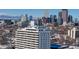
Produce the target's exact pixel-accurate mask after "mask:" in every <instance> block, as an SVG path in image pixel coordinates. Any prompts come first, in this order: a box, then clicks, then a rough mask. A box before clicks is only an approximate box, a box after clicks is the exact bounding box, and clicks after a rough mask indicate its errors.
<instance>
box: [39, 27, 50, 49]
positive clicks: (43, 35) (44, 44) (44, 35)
mask: <svg viewBox="0 0 79 59" xmlns="http://www.w3.org/2000/svg"><path fill="white" fill-rule="evenodd" d="M50 40H51V35H50V30H48V29H44V28H40V29H39V48H40V49H49V48H50V44H51V43H50Z"/></svg>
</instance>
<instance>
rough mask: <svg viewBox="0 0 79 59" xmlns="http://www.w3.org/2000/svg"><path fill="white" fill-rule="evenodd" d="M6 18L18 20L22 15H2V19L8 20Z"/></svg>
mask: <svg viewBox="0 0 79 59" xmlns="http://www.w3.org/2000/svg"><path fill="white" fill-rule="evenodd" d="M6 19H12V20H18V19H20V16H9V15H0V20H6Z"/></svg>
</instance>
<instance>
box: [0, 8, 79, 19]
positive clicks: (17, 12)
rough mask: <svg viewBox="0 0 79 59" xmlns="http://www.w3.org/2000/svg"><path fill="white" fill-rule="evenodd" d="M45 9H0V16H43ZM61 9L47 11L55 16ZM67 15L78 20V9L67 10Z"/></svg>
mask: <svg viewBox="0 0 79 59" xmlns="http://www.w3.org/2000/svg"><path fill="white" fill-rule="evenodd" d="M44 11H45V9H0V15H13V16H20V15H24V14H28V15H29V16H30V15H32V16H34V17H41V16H44V13H45V12H44ZM59 11H61V9H48V12H49V15H51V14H52V15H57V16H58V12H59ZM68 14H69V15H72V16H73V17H74V18H78V16H79V9H68Z"/></svg>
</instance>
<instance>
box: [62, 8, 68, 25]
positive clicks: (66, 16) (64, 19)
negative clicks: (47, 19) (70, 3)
mask: <svg viewBox="0 0 79 59" xmlns="http://www.w3.org/2000/svg"><path fill="white" fill-rule="evenodd" d="M62 19H63V24H65V25H66V24H67V21H68V10H67V9H62Z"/></svg>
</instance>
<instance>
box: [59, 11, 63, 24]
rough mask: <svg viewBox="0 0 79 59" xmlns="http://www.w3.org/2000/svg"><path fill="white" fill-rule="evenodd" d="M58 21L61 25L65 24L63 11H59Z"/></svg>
mask: <svg viewBox="0 0 79 59" xmlns="http://www.w3.org/2000/svg"><path fill="white" fill-rule="evenodd" d="M58 23H59V24H60V25H62V24H63V19H62V12H59V13H58Z"/></svg>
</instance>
